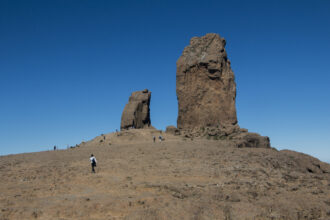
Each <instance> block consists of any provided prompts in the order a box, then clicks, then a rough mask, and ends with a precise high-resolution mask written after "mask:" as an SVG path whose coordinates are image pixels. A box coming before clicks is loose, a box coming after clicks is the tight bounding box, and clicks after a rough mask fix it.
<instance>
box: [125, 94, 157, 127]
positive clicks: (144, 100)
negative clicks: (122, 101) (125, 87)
mask: <svg viewBox="0 0 330 220" xmlns="http://www.w3.org/2000/svg"><path fill="white" fill-rule="evenodd" d="M150 98H151V92H150V91H148V90H147V89H145V90H143V91H137V92H133V93H132V95H131V97H130V98H129V101H128V103H127V104H126V106H125V108H124V111H123V114H122V116H121V125H120V129H121V130H127V129H130V128H146V127H149V126H150V125H151V121H150V108H149V105H150Z"/></svg>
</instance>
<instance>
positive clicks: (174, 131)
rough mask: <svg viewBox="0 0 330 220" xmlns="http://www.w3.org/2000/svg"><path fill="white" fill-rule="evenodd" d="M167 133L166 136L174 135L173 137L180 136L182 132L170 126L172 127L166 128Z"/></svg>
mask: <svg viewBox="0 0 330 220" xmlns="http://www.w3.org/2000/svg"><path fill="white" fill-rule="evenodd" d="M165 133H166V134H172V135H180V130H179V129H178V128H177V127H175V126H173V125H170V126H167V127H166V131H165Z"/></svg>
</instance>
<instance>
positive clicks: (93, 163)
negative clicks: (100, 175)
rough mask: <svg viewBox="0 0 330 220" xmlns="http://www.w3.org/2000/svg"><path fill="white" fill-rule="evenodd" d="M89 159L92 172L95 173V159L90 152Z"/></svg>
mask: <svg viewBox="0 0 330 220" xmlns="http://www.w3.org/2000/svg"><path fill="white" fill-rule="evenodd" d="M89 160H90V161H91V166H92V173H95V167H96V163H97V161H96V158H95V157H94V155H93V154H91V157H90V158H89Z"/></svg>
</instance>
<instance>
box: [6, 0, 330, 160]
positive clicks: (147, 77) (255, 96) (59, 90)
mask: <svg viewBox="0 0 330 220" xmlns="http://www.w3.org/2000/svg"><path fill="white" fill-rule="evenodd" d="M329 11H330V1H325V0H315V1H312V0H310V1H305V0H297V1H290V0H276V1H275V0H274V1H264V0H263V1H243V0H242V1H219V0H218V1H194V0H189V1H168V0H167V1H165V0H164V1H157V0H150V1H143V0H139V1H125V0H124V1H105V0H104V1H102V0H98V1H94V0H88V1H87V0H70V1H68V0H56V1H44V0H40V1H36V0H29V1H26V0H22V1H17V0H1V1H0V102H1V105H0V106H1V108H0V154H1V155H4V154H11V153H21V152H32V151H41V150H48V149H50V148H51V147H52V146H54V145H58V146H59V148H66V146H67V145H75V144H77V143H80V142H81V141H82V140H89V139H92V138H93V137H95V136H97V135H100V134H101V133H108V132H112V131H114V130H115V129H116V128H119V126H120V118H121V112H122V110H123V108H124V106H125V104H126V103H127V101H128V98H129V96H130V93H131V92H133V91H135V90H142V89H145V88H148V89H150V90H151V91H152V101H151V120H152V124H153V125H154V126H155V127H156V128H158V129H164V128H165V127H166V126H167V125H176V118H177V99H176V94H175V73H176V60H177V59H178V58H179V56H180V54H181V53H182V51H183V48H184V47H185V46H186V45H188V44H189V39H190V38H191V37H193V36H202V35H205V34H206V33H209V32H213V33H218V34H220V35H221V36H222V37H225V38H226V40H227V47H226V49H227V53H228V56H229V59H230V60H231V63H232V68H233V71H234V73H235V75H236V83H237V88H238V90H237V113H238V120H239V124H240V126H241V127H244V128H248V129H249V130H250V131H255V132H258V133H260V134H262V135H267V136H269V137H270V139H271V143H272V145H273V146H274V147H276V148H278V149H284V148H287V149H292V150H296V151H299V152H304V153H308V154H311V155H313V156H316V157H318V158H319V159H321V160H323V161H328V162H330V114H329V113H330V102H329V96H330V86H329V85H330V55H329V51H330V13H329Z"/></svg>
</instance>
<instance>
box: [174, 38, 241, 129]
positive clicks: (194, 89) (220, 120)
mask: <svg viewBox="0 0 330 220" xmlns="http://www.w3.org/2000/svg"><path fill="white" fill-rule="evenodd" d="M225 45H226V41H225V39H224V38H221V37H220V36H219V35H218V34H206V35H205V36H203V37H193V38H192V39H191V40H190V44H189V45H188V46H187V47H185V49H184V51H183V53H182V55H181V57H180V58H179V59H178V61H177V72H176V93H177V98H178V103H179V113H178V120H177V126H178V128H179V129H194V128H201V127H216V126H220V125H221V126H232V125H236V124H237V116H236V107H235V99H236V84H235V76H234V73H233V71H232V69H231V67H230V61H229V60H228V58H227V53H226V50H225Z"/></svg>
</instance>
